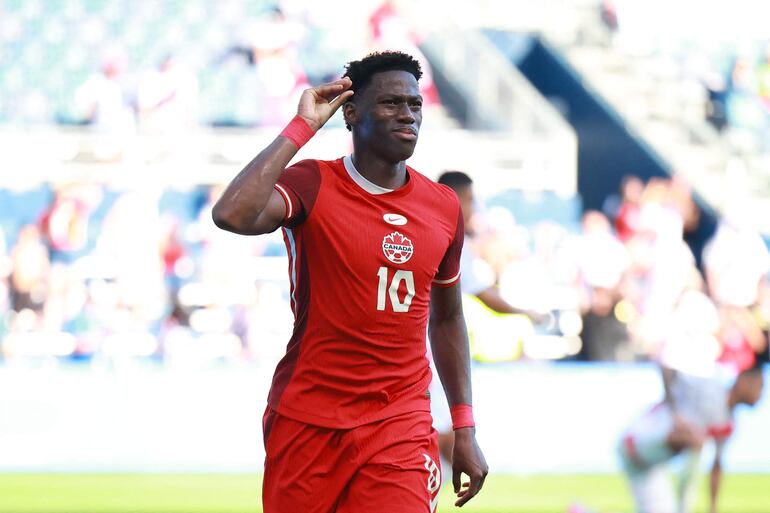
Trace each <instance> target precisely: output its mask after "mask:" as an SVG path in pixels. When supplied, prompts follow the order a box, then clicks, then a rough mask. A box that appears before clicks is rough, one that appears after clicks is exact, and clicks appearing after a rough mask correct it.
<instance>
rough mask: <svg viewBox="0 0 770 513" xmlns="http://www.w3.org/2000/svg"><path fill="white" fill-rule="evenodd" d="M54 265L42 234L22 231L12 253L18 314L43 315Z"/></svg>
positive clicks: (13, 304) (29, 228)
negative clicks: (49, 276) (41, 313)
mask: <svg viewBox="0 0 770 513" xmlns="http://www.w3.org/2000/svg"><path fill="white" fill-rule="evenodd" d="M50 264H51V263H50V260H49V258H48V249H47V248H46V247H45V244H44V243H43V240H42V237H41V234H40V230H39V229H38V228H37V227H36V226H34V225H27V226H25V227H24V228H22V229H21V231H20V232H19V238H18V239H17V241H16V244H15V245H14V247H13V248H12V249H11V278H10V287H11V308H13V309H14V310H15V311H16V312H21V311H22V310H25V309H28V310H32V311H34V312H42V309H43V305H44V303H45V299H46V294H47V284H48V282H47V280H48V275H49V270H50Z"/></svg>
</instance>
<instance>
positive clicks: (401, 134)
mask: <svg viewBox="0 0 770 513" xmlns="http://www.w3.org/2000/svg"><path fill="white" fill-rule="evenodd" d="M393 133H394V134H396V137H398V138H399V139H401V140H403V141H416V140H417V129H415V128H414V127H411V126H404V127H398V128H395V129H393Z"/></svg>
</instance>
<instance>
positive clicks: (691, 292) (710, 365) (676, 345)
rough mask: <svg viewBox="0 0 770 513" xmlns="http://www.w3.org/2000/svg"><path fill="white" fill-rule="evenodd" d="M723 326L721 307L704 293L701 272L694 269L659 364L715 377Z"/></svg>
mask: <svg viewBox="0 0 770 513" xmlns="http://www.w3.org/2000/svg"><path fill="white" fill-rule="evenodd" d="M720 326H721V320H720V316H719V312H718V311H717V307H716V305H714V302H713V301H712V300H711V298H710V297H708V296H707V295H706V294H705V293H704V284H703V279H702V278H701V276H700V273H699V272H698V271H697V269H695V268H692V269H691V273H690V283H689V285H688V287H687V290H685V291H684V292H683V293H682V294H681V295H680V296H679V299H678V301H677V303H676V306H675V307H674V311H673V312H672V313H671V316H670V317H669V319H668V322H667V323H666V330H665V334H664V339H663V343H662V347H661V348H660V351H659V354H658V356H657V360H658V362H659V363H660V364H661V365H662V366H663V367H665V368H668V369H672V370H675V371H677V372H683V373H685V374H688V375H691V376H701V377H710V376H712V375H713V374H714V372H715V365H716V362H717V359H718V358H719V355H720V354H721V352H722V347H721V343H720V341H719V339H718V338H717V337H718V334H719V331H720Z"/></svg>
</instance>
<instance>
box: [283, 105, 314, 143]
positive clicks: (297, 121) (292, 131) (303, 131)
mask: <svg viewBox="0 0 770 513" xmlns="http://www.w3.org/2000/svg"><path fill="white" fill-rule="evenodd" d="M280 135H282V136H284V137H286V138H287V139H289V140H290V141H291V142H292V143H294V146H296V147H297V149H300V148H302V147H303V146H304V145H305V144H306V143H307V142H308V141H309V140H310V138H311V137H313V136H314V135H315V130H313V129H312V128H310V125H308V124H307V121H305V119H304V118H303V117H302V116H300V115H299V114H297V115H296V116H294V118H293V119H292V120H291V121H289V124H288V125H286V128H284V129H283V131H282V132H281V134H280Z"/></svg>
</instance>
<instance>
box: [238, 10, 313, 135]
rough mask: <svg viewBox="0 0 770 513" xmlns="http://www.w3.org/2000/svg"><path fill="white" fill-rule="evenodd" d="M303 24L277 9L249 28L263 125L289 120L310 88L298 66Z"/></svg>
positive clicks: (249, 40) (247, 39)
mask: <svg viewBox="0 0 770 513" xmlns="http://www.w3.org/2000/svg"><path fill="white" fill-rule="evenodd" d="M304 35H305V29H304V27H303V26H302V24H300V23H297V22H295V21H293V20H291V19H290V18H289V17H287V16H286V15H285V14H284V12H283V10H282V9H281V8H280V7H279V6H275V7H273V8H272V9H271V10H270V12H269V13H268V14H267V15H266V16H263V17H262V18H260V19H259V20H257V21H256V22H255V23H253V24H252V25H251V26H249V29H248V32H247V36H246V38H245V39H246V41H247V46H248V48H249V50H250V51H251V62H252V63H253V64H254V65H256V80H257V87H258V90H257V91H254V94H257V95H259V97H260V107H261V109H260V110H261V112H260V114H259V122H260V124H262V125H270V126H277V125H280V124H282V123H284V122H285V120H286V119H288V118H290V117H292V116H293V115H294V114H295V112H294V110H296V109H295V106H296V102H297V100H298V98H299V96H300V95H301V94H302V90H304V89H306V88H307V87H309V84H308V82H307V76H306V75H305V72H304V70H303V69H302V67H301V65H300V64H299V60H298V57H297V52H296V45H297V43H298V42H299V41H300V40H301V39H302V38H303V37H304Z"/></svg>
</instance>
